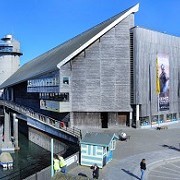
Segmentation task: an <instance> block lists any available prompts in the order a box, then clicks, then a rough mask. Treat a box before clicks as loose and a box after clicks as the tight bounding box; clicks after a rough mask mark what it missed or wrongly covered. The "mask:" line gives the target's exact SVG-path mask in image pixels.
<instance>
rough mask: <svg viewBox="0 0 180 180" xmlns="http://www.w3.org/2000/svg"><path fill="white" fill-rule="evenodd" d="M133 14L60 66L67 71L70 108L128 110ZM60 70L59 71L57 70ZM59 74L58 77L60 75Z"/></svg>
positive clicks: (80, 109) (86, 110)
mask: <svg viewBox="0 0 180 180" xmlns="http://www.w3.org/2000/svg"><path fill="white" fill-rule="evenodd" d="M133 16H134V15H133V14H132V15H130V16H128V17H127V18H126V19H124V20H123V21H121V22H120V23H119V24H117V25H116V27H114V28H112V29H111V30H110V31H109V32H107V33H106V34H104V35H103V36H102V37H101V38H100V39H99V40H97V41H96V42H95V43H93V44H92V45H91V46H89V47H88V48H87V49H86V50H85V51H84V52H82V53H81V54H80V55H78V56H77V57H76V58H74V59H73V60H72V61H71V64H72V66H71V68H70V64H69V63H67V64H66V65H64V67H62V70H63V72H64V75H65V74H69V72H68V71H66V72H65V71H64V70H65V69H67V67H69V71H71V103H72V111H81V112H83V111H84V112H103V111H105V112H109V111H112V112H129V111H131V107H130V54H129V53H130V52H129V46H130V36H129V33H130V31H129V30H130V28H132V26H131V25H132V24H133V23H132V21H133ZM61 73H62V72H61ZM64 75H63V74H61V76H64Z"/></svg>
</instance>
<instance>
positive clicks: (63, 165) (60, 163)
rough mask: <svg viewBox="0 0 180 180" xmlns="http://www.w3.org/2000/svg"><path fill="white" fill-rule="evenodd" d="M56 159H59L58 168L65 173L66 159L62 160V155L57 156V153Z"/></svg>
mask: <svg viewBox="0 0 180 180" xmlns="http://www.w3.org/2000/svg"><path fill="white" fill-rule="evenodd" d="M58 159H59V165H60V168H61V172H62V173H64V174H66V172H67V164H66V161H65V160H64V158H63V157H62V156H59V155H58Z"/></svg>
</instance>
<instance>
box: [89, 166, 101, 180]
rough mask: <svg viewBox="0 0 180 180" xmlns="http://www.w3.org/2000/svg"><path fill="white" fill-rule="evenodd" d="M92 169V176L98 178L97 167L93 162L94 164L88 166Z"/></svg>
mask: <svg viewBox="0 0 180 180" xmlns="http://www.w3.org/2000/svg"><path fill="white" fill-rule="evenodd" d="M90 168H91V169H92V170H93V172H92V173H93V178H94V179H98V178H99V167H98V165H97V164H94V166H91V167H90Z"/></svg>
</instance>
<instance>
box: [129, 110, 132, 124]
mask: <svg viewBox="0 0 180 180" xmlns="http://www.w3.org/2000/svg"><path fill="white" fill-rule="evenodd" d="M129 126H130V127H132V112H129Z"/></svg>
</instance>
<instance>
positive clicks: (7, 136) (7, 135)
mask: <svg viewBox="0 0 180 180" xmlns="http://www.w3.org/2000/svg"><path fill="white" fill-rule="evenodd" d="M10 125H11V122H10V114H9V113H7V112H6V110H4V142H3V143H2V148H1V151H13V152H14V146H13V144H12V141H11V126H10Z"/></svg>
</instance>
